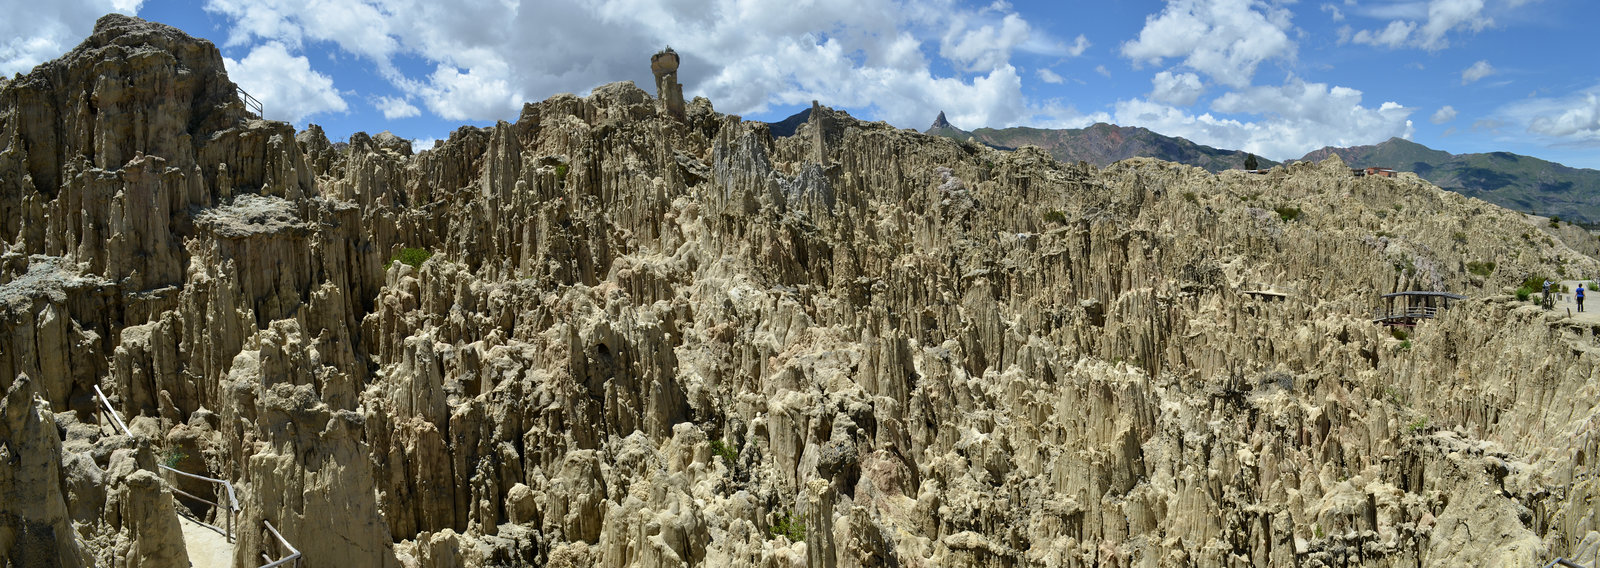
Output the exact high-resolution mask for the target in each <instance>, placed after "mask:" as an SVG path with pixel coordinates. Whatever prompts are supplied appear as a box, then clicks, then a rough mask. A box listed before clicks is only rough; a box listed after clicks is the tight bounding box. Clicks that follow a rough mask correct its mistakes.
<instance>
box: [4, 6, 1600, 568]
mask: <svg viewBox="0 0 1600 568" xmlns="http://www.w3.org/2000/svg"><path fill="white" fill-rule="evenodd" d="M646 55H647V54H646ZM674 60H675V59H674ZM640 63H641V65H644V64H646V58H643V57H642V58H641V62H640ZM663 69H664V68H663ZM671 71H675V69H672V70H671ZM658 76H662V77H666V79H663V80H662V84H663V85H668V86H670V87H672V88H671V89H668V90H669V91H673V93H676V92H677V91H676V90H675V89H677V88H678V87H676V85H677V83H676V79H675V76H674V74H670V73H661V72H659V71H658ZM234 91H235V89H234V87H233V85H232V83H230V82H229V80H228V78H227V76H226V75H225V74H224V70H223V66H222V63H221V58H220V56H219V54H218V52H217V50H216V49H215V48H214V47H212V46H211V45H210V44H209V43H206V42H204V41H199V40H195V39H192V38H189V37H187V36H185V35H183V34H182V33H181V32H178V31H176V30H173V29H171V28H168V27H165V26H161V25H156V24H150V23H146V22H143V21H140V20H136V19H132V18H126V17H121V16H107V17H106V18H104V19H102V20H101V21H100V22H99V24H98V25H97V26H96V29H95V32H94V35H92V36H91V37H90V38H89V39H88V40H87V41H85V42H84V44H83V45H81V46H79V47H78V48H77V49H75V50H74V51H72V52H71V53H69V54H67V55H66V56H65V57H64V58H62V59H60V60H58V61H54V62H51V63H47V64H45V65H42V66H40V67H39V68H37V69H35V70H34V71H33V72H32V73H30V74H28V75H25V76H21V77H19V78H17V79H15V80H12V81H10V82H7V83H5V84H4V85H3V86H0V241H3V243H4V249H3V256H0V391H3V393H4V396H5V400H4V417H3V420H0V558H3V560H0V566H58V565H59V566H112V565H114V566H175V565H177V566H181V565H183V564H182V560H183V559H184V557H185V550H184V541H183V539H182V537H181V535H180V534H179V529H178V527H177V521H176V518H177V517H176V512H177V511H178V510H183V512H186V513H187V514H192V515H197V516H199V518H200V519H201V520H206V521H208V522H213V523H219V524H220V522H221V521H222V517H223V516H224V515H223V513H222V512H221V511H217V510H214V509H213V508H211V507H209V506H207V505H204V504H198V503H196V502H193V501H188V500H183V501H174V500H173V499H172V497H171V495H172V491H173V490H175V489H181V490H184V491H187V492H191V493H193V492H197V491H198V492H201V493H204V494H205V495H211V493H206V492H208V491H211V489H209V488H207V487H205V486H203V485H202V486H199V487H196V486H191V485H186V483H187V482H186V481H180V480H178V479H176V478H175V477H174V476H172V475H170V474H158V473H156V472H157V471H158V468H157V465H158V464H161V463H167V464H169V465H172V466H173V467H175V468H177V469H179V470H182V471H186V472H190V473H196V474H202V475H207V476H210V477H216V478H220V479H226V480H229V481H231V482H232V483H233V484H234V486H235V488H236V489H237V493H238V498H239V500H240V501H241V510H240V513H239V517H238V518H237V519H236V521H235V523H236V524H235V526H237V527H240V530H239V531H238V534H239V539H238V542H237V543H236V545H235V549H234V561H235V565H237V566H256V565H258V564H260V558H261V554H262V553H267V554H269V555H272V556H274V557H277V555H278V554H279V553H280V552H281V551H280V549H279V548H277V546H278V545H277V543H276V542H275V539H274V538H273V537H272V536H271V535H270V534H269V533H268V532H266V531H264V530H263V526H264V522H270V523H271V524H272V525H273V526H274V527H276V528H277V529H278V530H279V531H281V533H282V534H283V536H284V538H285V539H286V540H288V541H289V542H292V543H294V545H295V546H296V547H298V548H299V549H300V550H301V551H302V552H303V554H304V556H303V560H304V563H305V565H306V566H313V567H319V566H339V567H357V566H417V567H444V566H506V565H547V566H591V565H601V566H765V567H786V566H810V567H824V566H826V567H849V566H1093V565H1108V566H1181V565H1202V566H1220V565H1229V566H1257V565H1273V566H1335V565H1338V566H1344V565H1376V566H1414V565H1418V564H1421V565H1451V566H1455V565H1534V564H1542V563H1543V562H1545V561H1548V560H1550V559H1553V558H1555V557H1558V556H1566V557H1578V558H1580V559H1583V561H1584V562H1592V556H1593V555H1594V550H1595V547H1596V544H1597V543H1600V533H1596V532H1594V531H1595V530H1596V529H1597V528H1600V526H1597V524H1596V522H1597V520H1596V518H1595V516H1594V509H1593V507H1592V506H1591V505H1590V503H1591V502H1592V499H1594V498H1596V497H1600V495H1597V491H1596V485H1595V479H1596V477H1595V475H1594V473H1595V472H1594V468H1595V467H1596V465H1595V464H1596V463H1597V462H1600V458H1597V456H1596V451H1597V450H1600V447H1597V444H1596V436H1595V434H1594V433H1595V426H1594V422H1593V420H1592V417H1593V416H1594V405H1595V401H1596V400H1597V399H1600V392H1597V388H1596V387H1597V385H1600V382H1597V381H1596V370H1597V369H1596V362H1597V359H1596V357H1597V354H1600V347H1597V345H1596V337H1595V332H1596V327H1595V326H1594V325H1592V324H1587V323H1583V322H1580V321H1577V320H1574V319H1571V318H1567V317H1566V315H1565V314H1564V313H1553V312H1546V311H1544V310H1541V309H1540V308H1539V307H1537V306H1535V305H1533V304H1532V303H1529V302H1526V301H1518V300H1517V299H1516V298H1515V297H1514V296H1513V295H1512V294H1511V290H1512V289H1514V288H1515V287H1516V286H1518V285H1519V284H1521V282H1522V281H1523V279H1524V278H1525V277H1527V276H1530V275H1539V276H1544V275H1552V276H1553V275H1558V274H1564V275H1568V276H1569V277H1578V276H1579V275H1582V276H1593V275H1596V274H1600V263H1597V262H1596V261H1595V260H1594V259H1592V258H1590V257H1588V256H1585V255H1584V254H1582V253H1581V252H1579V251H1578V250H1576V249H1574V248H1573V247H1570V246H1568V245H1567V244H1566V243H1565V242H1563V241H1562V240H1561V239H1562V238H1571V237H1570V236H1568V235H1563V234H1558V233H1546V232H1545V231H1547V230H1548V229H1547V228H1546V227H1543V226H1539V225H1534V224H1529V223H1528V222H1526V221H1525V220H1524V217H1523V216H1522V215H1520V214H1517V213H1514V212H1510V211H1506V210H1503V209H1500V208H1497V207H1494V206H1491V205H1488V204H1485V203H1484V202H1482V201H1478V200H1474V199H1468V198H1464V197H1462V196H1459V195H1456V194H1452V193H1448V192H1445V191H1441V190H1439V189H1438V188H1436V187H1433V186H1431V185H1428V184H1427V183H1425V182H1423V181H1420V180H1419V179H1418V178H1416V177H1415V176H1412V175H1409V174H1401V175H1400V176H1398V177H1396V178H1383V177H1361V178H1357V177H1352V176H1351V175H1350V170H1349V168H1347V167H1345V165H1344V164H1342V163H1339V162H1338V160H1337V158H1330V159H1329V161H1326V162H1323V163H1320V164H1314V163H1298V164H1294V165H1292V166H1289V167H1287V168H1275V169H1273V170H1272V171H1271V172H1270V173H1269V174H1267V175H1249V174H1244V173H1240V172H1224V173H1222V174H1220V175H1212V174H1209V173H1206V172H1204V171H1202V170H1199V169H1195V168H1192V167H1187V166H1180V165H1174V164H1169V163H1162V162H1156V161H1151V160H1138V159H1136V160H1128V161H1124V162H1120V163H1117V164H1114V165H1111V166H1109V167H1106V168H1104V169H1096V168H1094V167H1092V166H1088V165H1085V164H1076V165H1074V164H1062V163H1058V162H1056V161H1055V160H1053V159H1051V158H1049V157H1048V156H1047V155H1045V154H1044V153H1043V152H1042V151H1039V150H1038V149H1036V148H1031V147H1024V148H1021V149H1019V150H1016V151H1014V152H1001V151H996V150H992V149H988V148H984V147H980V146H977V145H973V144H964V143H960V142H957V141H953V140H949V139H945V138H938V137H933V136H927V135H923V134H918V133H915V132H911V131H905V130H898V129H895V128H892V127H889V126H887V125H885V124H882V123H866V122H861V121H858V120H856V119H853V118H851V117H850V116H848V115H846V114H844V113H841V112H837V111H834V110H831V109H828V108H827V107H825V106H817V107H815V108H814V110H813V112H812V113H811V115H810V117H809V119H808V122H807V123H805V124H803V125H801V126H800V127H799V129H798V132H796V134H795V135H794V136H787V137H780V138H774V137H773V136H771V135H770V132H769V130H768V129H767V128H766V126H765V125H764V124H761V123H753V122H744V121H741V120H740V119H739V118H738V117H736V116H727V115H722V114H718V113H716V112H715V111H713V109H712V106H711V103H710V102H708V101H706V100H705V99H694V100H692V101H689V102H687V103H683V102H682V99H681V98H677V99H675V100H676V102H674V100H673V97H672V96H669V97H668V100H665V101H664V100H662V99H661V98H659V97H652V96H651V95H650V94H649V93H647V92H645V91H643V90H641V89H639V88H637V87H635V86H634V85H633V84H631V83H616V84H611V85H606V86H603V87H599V88H596V89H594V91H593V94H591V95H590V96H588V97H584V98H579V97H575V96H571V95H560V96H556V97H554V98H551V99H549V100H546V101H543V102H539V103H533V104H528V105H527V106H525V107H524V109H523V111H522V114H521V117H520V118H519V119H518V120H517V121H516V122H515V123H500V124H497V125H495V126H493V127H490V128H470V127H467V128H462V129H460V130H458V131H456V132H455V133H454V134H453V135H452V136H451V137H450V138H449V140H447V141H444V142H442V143H440V144H439V145H437V146H436V147H435V148H433V149H431V150H427V151H423V152H421V153H417V154H413V153H412V152H411V149H410V146H409V144H407V143H406V142H405V141H403V140H399V139H397V138H395V137H393V136H391V135H388V134H380V135H377V136H368V135H365V134H357V135H355V136H352V137H351V139H350V140H349V144H348V146H347V147H336V146H334V145H332V144H330V143H329V141H328V140H327V138H326V137H325V136H324V135H323V134H322V132H321V131H320V130H319V129H317V128H315V127H312V128H311V129H309V130H306V131H302V132H299V133H298V134H297V133H295V132H294V131H293V130H292V129H291V127H290V126H288V125H286V124H284V123H279V122H269V121H261V120H254V119H253V118H252V117H251V116H250V115H248V114H247V112H246V111H245V109H244V107H243V106H242V105H241V104H240V102H239V100H238V99H237V98H236V97H235V95H234ZM673 93H669V95H670V94H673ZM677 96H679V97H681V95H677ZM267 102H268V104H269V105H270V104H271V101H267ZM679 104H681V112H680V107H678V105H679ZM1584 246H1590V245H1588V244H1585V245H1584ZM1489 263H1493V264H1489ZM1260 290H1267V291H1271V292H1275V293H1279V294H1282V296H1278V295H1269V294H1247V293H1245V292H1246V291H1260ZM1402 290H1447V291H1451V292H1456V293H1461V294H1464V295H1466V296H1468V297H1469V298H1470V299H1469V300H1466V301H1464V302H1458V303H1457V304H1456V305H1455V306H1454V307H1452V308H1451V309H1450V310H1447V311H1445V312H1443V313H1441V314H1440V315H1439V317H1437V318H1434V319H1429V320H1425V321H1423V322H1422V323H1421V324H1420V325H1418V326H1417V327H1416V328H1415V329H1412V330H1410V332H1409V334H1408V335H1405V337H1403V338H1402V337H1401V335H1404V334H1402V333H1400V332H1395V333H1391V331H1390V330H1389V329H1387V328H1384V327H1380V326H1376V325H1373V324H1372V323H1371V321H1370V316H1369V314H1370V310H1371V309H1373V308H1376V307H1378V306H1379V303H1378V302H1379V300H1378V297H1379V295H1381V294H1384V293H1388V292H1394V291H1402ZM1275 298H1282V300H1281V301H1278V300H1275ZM96 386H98V387H100V388H101V389H102V390H104V391H105V392H106V393H107V394H108V395H109V399H110V401H111V404H112V406H114V407H115V409H116V411H117V413H119V414H120V415H121V416H122V417H123V418H124V419H125V420H126V421H127V422H128V426H129V428H130V429H131V430H132V435H131V436H126V435H122V434H121V433H120V432H117V431H115V429H114V427H112V426H110V425H109V424H108V422H107V421H105V420H104V419H103V418H101V417H100V415H99V414H97V412H96V405H97V404H98V400H97V398H96V397H95V394H94V388H95V387H96Z"/></svg>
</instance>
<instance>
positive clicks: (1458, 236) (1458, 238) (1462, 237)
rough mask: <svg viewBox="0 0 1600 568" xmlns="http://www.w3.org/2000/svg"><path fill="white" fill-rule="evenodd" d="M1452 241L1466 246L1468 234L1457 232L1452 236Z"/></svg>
mask: <svg viewBox="0 0 1600 568" xmlns="http://www.w3.org/2000/svg"><path fill="white" fill-rule="evenodd" d="M1450 239H1451V240H1453V241H1455V242H1458V243H1461V244H1466V242H1467V234H1466V233H1465V232H1462V231H1456V232H1455V233H1453V234H1451V235H1450Z"/></svg>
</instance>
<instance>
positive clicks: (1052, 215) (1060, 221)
mask: <svg viewBox="0 0 1600 568" xmlns="http://www.w3.org/2000/svg"><path fill="white" fill-rule="evenodd" d="M1044 220H1045V221H1049V222H1051V223H1055V224H1057V225H1065V224H1067V214H1066V213H1065V212H1063V211H1050V212H1047V213H1045V214H1044Z"/></svg>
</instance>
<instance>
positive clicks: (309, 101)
mask: <svg viewBox="0 0 1600 568" xmlns="http://www.w3.org/2000/svg"><path fill="white" fill-rule="evenodd" d="M222 62H223V64H224V65H225V66H227V69H228V78H229V79H232V80H233V82H235V83H238V84H239V86H240V87H241V88H243V89H244V90H245V91H246V92H249V93H250V94H251V95H254V96H255V97H256V98H257V99H259V100H260V101H261V105H262V106H263V107H264V109H265V110H264V112H265V114H266V116H265V118H268V119H272V120H284V121H288V122H293V123H300V122H301V120H302V119H304V118H306V117H308V116H311V115H314V114H318V113H324V112H344V111H345V110H347V109H348V108H349V105H348V104H346V103H345V101H344V98H343V97H341V96H339V91H338V89H335V88H333V79H330V78H328V76H327V75H323V74H321V73H318V72H316V71H314V70H312V69H311V62H310V61H308V60H306V58H305V56H303V55H290V54H289V50H288V48H286V47H285V46H284V45H283V44H282V43H278V42H275V41H273V42H267V43H264V44H261V45H259V46H256V48H255V49H252V50H250V54H249V55H246V56H245V58H244V59H242V60H239V61H234V60H233V59H229V58H223V60H222Z"/></svg>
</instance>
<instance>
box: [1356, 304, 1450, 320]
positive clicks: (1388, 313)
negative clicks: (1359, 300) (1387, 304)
mask: <svg viewBox="0 0 1600 568" xmlns="http://www.w3.org/2000/svg"><path fill="white" fill-rule="evenodd" d="M1441 311H1443V308H1421V307H1419V308H1403V309H1398V310H1377V311H1374V312H1372V319H1387V318H1432V317H1438V316H1439V312H1441Z"/></svg>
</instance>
